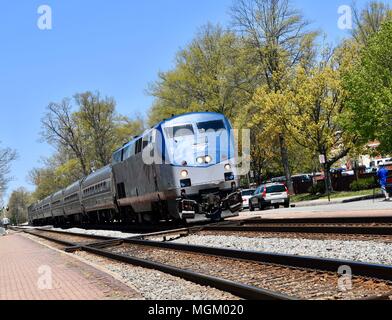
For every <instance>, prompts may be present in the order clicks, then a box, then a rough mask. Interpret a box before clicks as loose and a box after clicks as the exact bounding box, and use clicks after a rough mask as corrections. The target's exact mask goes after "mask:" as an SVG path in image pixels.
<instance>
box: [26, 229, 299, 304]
mask: <svg viewBox="0 0 392 320" xmlns="http://www.w3.org/2000/svg"><path fill="white" fill-rule="evenodd" d="M24 232H25V233H28V234H31V235H34V236H36V237H39V238H42V239H45V240H48V241H52V242H55V243H58V244H61V245H65V246H66V247H67V248H65V249H66V251H67V249H71V250H72V251H75V250H82V251H85V252H88V253H91V254H95V255H98V256H101V257H104V258H108V259H112V260H116V261H119V262H124V263H127V264H132V265H135V266H139V267H142V268H148V269H153V270H158V271H161V272H163V273H167V274H170V275H172V276H175V277H180V278H182V279H184V280H187V281H191V282H193V283H196V284H199V285H203V286H209V287H213V288H216V289H218V290H222V291H225V292H228V293H231V294H233V295H235V296H237V297H239V298H242V299H248V300H298V298H295V297H290V296H288V295H284V294H280V293H278V292H273V291H270V290H266V289H260V288H256V287H253V286H249V285H245V284H242V283H238V282H234V281H230V280H226V279H222V278H218V277H213V276H208V275H204V274H201V273H196V272H193V271H188V270H184V269H180V268H176V267H173V266H169V265H165V264H161V263H157V262H153V261H148V260H143V259H138V258H134V257H131V256H127V255H122V254H116V253H112V252H110V251H105V250H102V249H101V248H100V246H101V245H102V243H97V244H92V245H80V244H77V243H71V242H68V241H64V240H59V239H56V238H52V237H49V236H46V235H43V234H39V233H35V232H31V231H28V230H25V231H24ZM55 232H56V231H54V233H55ZM114 241H118V243H117V244H121V242H122V239H115V240H112V241H111V242H110V241H107V242H105V243H104V245H106V246H107V245H115V243H114Z"/></svg>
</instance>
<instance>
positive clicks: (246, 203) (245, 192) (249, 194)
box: [241, 189, 256, 209]
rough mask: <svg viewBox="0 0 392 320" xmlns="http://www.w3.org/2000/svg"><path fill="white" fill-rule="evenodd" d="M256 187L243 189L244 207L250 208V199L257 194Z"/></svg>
mask: <svg viewBox="0 0 392 320" xmlns="http://www.w3.org/2000/svg"><path fill="white" fill-rule="evenodd" d="M255 191H256V190H255V189H246V190H242V191H241V194H242V207H243V208H244V209H249V199H250V198H252V197H253V195H254V194H255Z"/></svg>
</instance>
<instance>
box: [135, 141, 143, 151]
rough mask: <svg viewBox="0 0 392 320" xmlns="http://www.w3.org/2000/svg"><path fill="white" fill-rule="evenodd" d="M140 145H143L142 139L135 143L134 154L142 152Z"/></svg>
mask: <svg viewBox="0 0 392 320" xmlns="http://www.w3.org/2000/svg"><path fill="white" fill-rule="evenodd" d="M142 145H143V139H142V138H140V139H139V140H138V141H137V142H136V150H135V154H139V153H140V152H142Z"/></svg>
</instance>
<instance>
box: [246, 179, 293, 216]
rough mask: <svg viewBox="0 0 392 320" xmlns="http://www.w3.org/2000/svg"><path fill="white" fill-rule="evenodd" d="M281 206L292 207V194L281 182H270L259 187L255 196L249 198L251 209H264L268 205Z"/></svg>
mask: <svg viewBox="0 0 392 320" xmlns="http://www.w3.org/2000/svg"><path fill="white" fill-rule="evenodd" d="M280 206H284V207H285V208H290V195H289V191H288V190H287V187H286V186H285V185H284V184H281V183H269V184H265V185H262V186H260V187H258V188H257V190H256V191H255V193H254V196H253V197H251V198H250V200H249V210H250V211H255V209H256V208H257V209H259V210H264V209H266V208H268V207H275V208H276V209H278V208H279V207H280Z"/></svg>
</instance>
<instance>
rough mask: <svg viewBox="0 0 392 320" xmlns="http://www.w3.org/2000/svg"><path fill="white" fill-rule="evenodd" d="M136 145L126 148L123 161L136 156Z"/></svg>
mask: <svg viewBox="0 0 392 320" xmlns="http://www.w3.org/2000/svg"><path fill="white" fill-rule="evenodd" d="M133 148H134V145H129V146H127V147H125V148H124V150H123V156H122V161H124V160H126V159H129V158H130V157H132V156H133V154H134V150H133Z"/></svg>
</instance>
